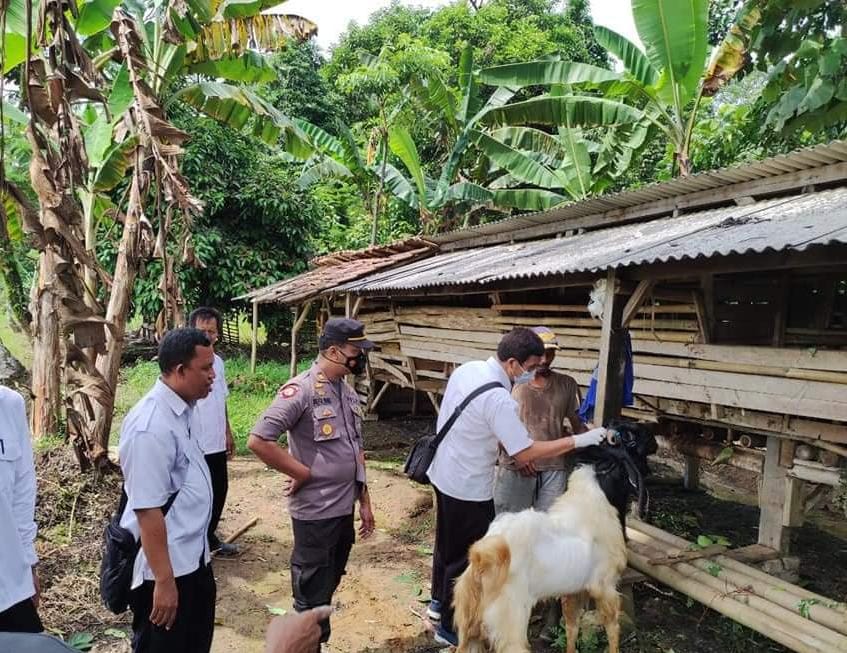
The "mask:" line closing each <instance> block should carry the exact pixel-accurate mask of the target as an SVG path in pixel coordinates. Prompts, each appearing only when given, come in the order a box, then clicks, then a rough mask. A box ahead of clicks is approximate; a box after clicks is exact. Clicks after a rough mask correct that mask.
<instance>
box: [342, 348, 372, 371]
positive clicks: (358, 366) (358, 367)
mask: <svg viewBox="0 0 847 653" xmlns="http://www.w3.org/2000/svg"><path fill="white" fill-rule="evenodd" d="M341 355H342V356H344V367H346V368H347V369H349V370H350V371H351V372H352V373H353V374H355V375H356V376H359V375H360V374H364V372H365V365H366V364H367V362H368V355H367V354H366V353H365V352H363V351H360V352H359V353H358V354H356V355H355V356H348V355H347V354H345V353H344V352H343V351H342V352H341Z"/></svg>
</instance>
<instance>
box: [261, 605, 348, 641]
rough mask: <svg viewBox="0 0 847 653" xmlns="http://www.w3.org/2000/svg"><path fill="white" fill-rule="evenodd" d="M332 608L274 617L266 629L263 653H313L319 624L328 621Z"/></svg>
mask: <svg viewBox="0 0 847 653" xmlns="http://www.w3.org/2000/svg"><path fill="white" fill-rule="evenodd" d="M331 614H332V606H329V605H324V606H321V607H319V608H314V609H313V610H307V611H305V612H298V613H296V614H287V615H284V616H282V617H276V618H274V620H273V621H271V625H270V626H269V627H268V633H267V636H266V637H265V647H266V648H265V653H314V651H316V650H317V649H318V645H319V644H320V639H321V627H320V626H319V625H318V624H319V622H321V621H323V620H324V619H328V618H329V616H330V615H331Z"/></svg>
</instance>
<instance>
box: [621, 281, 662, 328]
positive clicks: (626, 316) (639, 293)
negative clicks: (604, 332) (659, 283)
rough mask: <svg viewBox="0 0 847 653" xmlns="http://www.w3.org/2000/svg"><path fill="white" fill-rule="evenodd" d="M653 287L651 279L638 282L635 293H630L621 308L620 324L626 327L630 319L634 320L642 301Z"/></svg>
mask: <svg viewBox="0 0 847 653" xmlns="http://www.w3.org/2000/svg"><path fill="white" fill-rule="evenodd" d="M653 285H654V284H653V280H652V279H642V280H641V281H639V282H638V286H636V288H635V292H633V293H632V296H631V297H630V298H629V301H627V303H626V306H624V308H623V318H622V319H621V322H622V325H623V326H624V327H628V326H629V323H630V322H631V321H632V318H634V317H635V315H636V314H637V313H638V309H640V308H641V306H642V304H644V301H645V300H646V299H647V296H648V295H649V294H650V291H651V290H652V289H653Z"/></svg>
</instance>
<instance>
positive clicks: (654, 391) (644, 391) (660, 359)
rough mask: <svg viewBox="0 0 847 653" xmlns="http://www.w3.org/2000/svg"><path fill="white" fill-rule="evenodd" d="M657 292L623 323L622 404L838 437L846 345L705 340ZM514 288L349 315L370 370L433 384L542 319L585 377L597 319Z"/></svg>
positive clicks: (845, 409)
mask: <svg viewBox="0 0 847 653" xmlns="http://www.w3.org/2000/svg"><path fill="white" fill-rule="evenodd" d="M588 290H589V289H588V288H586V289H585V297H587V295H588ZM661 295H662V292H661V290H657V291H656V292H655V293H654V296H653V297H652V298H651V299H650V300H648V302H647V303H646V305H645V306H644V307H642V308H641V309H640V311H639V313H638V315H636V317H635V318H634V319H633V321H632V322H631V324H630V334H631V337H632V343H633V352H634V363H635V377H636V383H635V393H636V395H637V403H636V406H635V411H630V413H631V414H637V415H638V416H639V417H643V418H646V419H655V418H657V417H658V416H659V415H662V416H670V417H673V418H678V419H681V420H685V421H695V422H701V423H709V424H713V425H716V426H727V427H730V428H736V429H741V430H749V431H751V432H757V433H765V434H767V433H777V434H780V435H782V436H784V437H797V438H801V439H822V440H826V441H829V442H833V443H839V444H847V350H830V351H827V350H823V349H809V348H793V349H792V348H780V347H769V346H747V345H713V344H705V343H704V342H703V340H704V337H703V332H702V329H701V326H700V323H699V322H698V316H697V308H696V305H695V300H694V299H693V298H692V300H691V301H688V302H687V301H680V295H681V293H680V292H679V291H668V292H667V293H665V296H666V297H668V299H656V298H655V297H656V296H661ZM682 296H684V293H682ZM523 297H525V295H524V294H522V293H519V292H515V293H499V294H495V295H493V296H492V298H491V300H490V301H486V302H484V303H486V304H487V305H486V306H478V307H474V308H469V307H466V306H450V305H446V303H445V302H443V300H441V302H440V303H437V302H439V300H438V299H433V300H432V301H433V303H432V304H426V305H422V304H413V303H410V302H409V301H405V302H390V301H386V300H383V301H372V300H367V301H365V302H364V304H363V306H362V308H361V310H360V312H359V316H358V317H359V319H361V320H362V321H364V322H365V324H366V327H367V333H368V334H369V336H370V338H371V339H372V340H374V341H375V342H376V343H377V344H378V346H379V349H378V351H376V352H374V353H373V354H372V355H371V357H370V360H371V370H372V377H373V379H374V380H375V381H379V382H383V383H384V382H388V383H393V384H395V385H398V386H400V387H404V388H415V389H418V390H421V391H425V392H434V393H440V392H442V391H443V387H444V384H445V383H446V379H447V376H448V375H449V373H450V371H451V370H452V369H453V368H454V367H455V366H457V365H460V364H462V363H464V362H466V361H469V360H476V359H484V358H487V357H488V356H491V355H492V354H494V352H495V350H496V347H497V343H498V342H499V340H500V337H501V336H502V334H504V333H506V332H507V331H509V330H510V329H511V328H513V327H514V326H538V325H544V326H548V327H550V328H551V329H552V330H554V331H555V332H556V333H557V335H558V336H559V341H560V343H561V344H562V345H563V349H562V350H561V351H560V352H559V353H558V355H557V357H556V362H555V364H554V365H555V368H556V369H557V370H559V371H562V372H564V373H567V374H570V375H571V376H573V377H574V378H575V379H576V381H577V382H578V383H579V384H580V385H581V386H582V387H583V388H584V387H587V385H588V384H589V381H590V376H591V372H592V370H593V369H594V367H595V365H596V363H597V356H598V350H599V337H600V323H599V321H597V320H595V319H594V318H592V317H591V316H590V315H589V313H588V310H587V308H586V306H585V305H584V304H578V303H572V304H561V303H557V302H555V301H546V302H543V301H539V302H538V303H526V302H525V301H522V298H523ZM479 299H480V296H476V300H477V303H481V302H479ZM463 303H471V302H463ZM372 392H373V390H372Z"/></svg>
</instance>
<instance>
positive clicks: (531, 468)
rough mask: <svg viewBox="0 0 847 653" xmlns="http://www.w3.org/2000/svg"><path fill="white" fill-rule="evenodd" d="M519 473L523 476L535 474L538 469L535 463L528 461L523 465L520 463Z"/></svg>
mask: <svg viewBox="0 0 847 653" xmlns="http://www.w3.org/2000/svg"><path fill="white" fill-rule="evenodd" d="M517 469H518V474H520V475H521V476H535V475H536V474H537V473H538V470H537V469H536V468H535V463H534V462H532V461H530V462H528V463H524V464H523V465H521V464H520V463H518V468H517Z"/></svg>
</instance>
